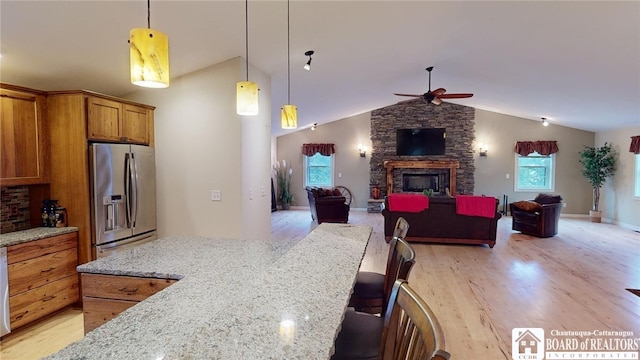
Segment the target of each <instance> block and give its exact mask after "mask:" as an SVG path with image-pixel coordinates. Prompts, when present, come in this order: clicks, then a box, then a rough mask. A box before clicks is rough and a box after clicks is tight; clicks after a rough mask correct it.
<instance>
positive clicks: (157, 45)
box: [129, 28, 169, 88]
mask: <svg viewBox="0 0 640 360" xmlns="http://www.w3.org/2000/svg"><path fill="white" fill-rule="evenodd" d="M129 60H130V69H131V83H132V84H134V85H138V86H143V87H148V88H166V87H168V86H169V38H168V37H167V35H166V34H165V33H163V32H161V31H158V30H154V29H148V28H134V29H131V31H130V32H129Z"/></svg>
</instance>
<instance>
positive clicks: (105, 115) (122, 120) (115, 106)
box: [87, 96, 150, 145]
mask: <svg viewBox="0 0 640 360" xmlns="http://www.w3.org/2000/svg"><path fill="white" fill-rule="evenodd" d="M87 111H88V116H87V131H88V134H87V136H88V139H89V140H93V141H109V142H125V143H134V144H145V145H148V144H149V138H150V136H149V131H150V130H149V129H150V116H149V112H150V111H149V110H148V109H147V108H144V107H141V106H134V105H130V104H125V103H121V102H118V101H114V100H109V99H104V98H99V97H95V96H89V97H87Z"/></svg>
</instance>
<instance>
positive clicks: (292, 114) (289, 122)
mask: <svg viewBox="0 0 640 360" xmlns="http://www.w3.org/2000/svg"><path fill="white" fill-rule="evenodd" d="M280 127H282V128H283V129H295V128H297V127H298V108H297V107H296V106H295V105H291V104H287V105H283V106H282V108H281V109H280Z"/></svg>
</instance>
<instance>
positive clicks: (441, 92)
mask: <svg viewBox="0 0 640 360" xmlns="http://www.w3.org/2000/svg"><path fill="white" fill-rule="evenodd" d="M445 92H447V89H444V88H437V89H435V90H433V91H432V92H431V94H433V96H442V95H444V93H445Z"/></svg>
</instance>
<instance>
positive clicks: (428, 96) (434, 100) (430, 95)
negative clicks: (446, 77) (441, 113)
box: [394, 66, 473, 105]
mask: <svg viewBox="0 0 640 360" xmlns="http://www.w3.org/2000/svg"><path fill="white" fill-rule="evenodd" d="M426 70H427V71H428V72H429V90H427V92H426V93H424V94H422V95H415V94H397V93H396V94H394V95H398V96H411V97H414V98H423V99H424V101H426V102H427V104H434V105H440V104H442V99H462V98H469V97H472V96H473V94H471V93H461V94H445V92H446V91H447V90H446V89H444V88H437V89H435V90H433V91H431V70H433V66H429V67H428V68H427V69H426ZM414 100H415V99H410V100H403V101H400V102H398V104H402V103H406V102H410V101H414Z"/></svg>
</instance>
